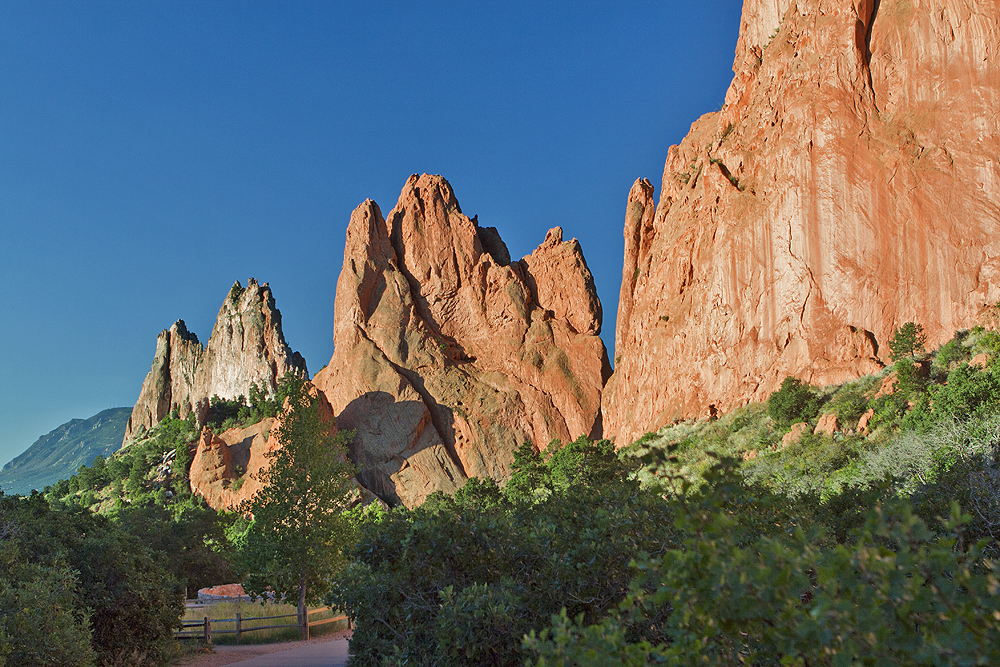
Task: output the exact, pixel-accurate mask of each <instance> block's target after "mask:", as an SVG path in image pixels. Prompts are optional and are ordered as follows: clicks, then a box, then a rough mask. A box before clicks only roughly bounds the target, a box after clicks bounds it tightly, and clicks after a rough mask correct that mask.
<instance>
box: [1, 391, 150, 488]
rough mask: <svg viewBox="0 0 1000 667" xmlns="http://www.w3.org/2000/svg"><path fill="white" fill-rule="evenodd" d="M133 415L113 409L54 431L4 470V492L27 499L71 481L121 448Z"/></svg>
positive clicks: (69, 422)
mask: <svg viewBox="0 0 1000 667" xmlns="http://www.w3.org/2000/svg"><path fill="white" fill-rule="evenodd" d="M130 413H131V410H129V409H128V408H110V409H108V410H104V411H102V412H99V413H97V414H96V415H94V416H93V417H91V418H90V419H71V420H70V421H68V422H66V423H65V424H63V425H62V426H59V427H58V428H56V429H53V430H52V431H51V432H50V433H47V434H46V435H43V436H42V437H40V438H39V439H38V440H36V441H35V442H34V444H32V445H31V446H30V447H28V449H27V450H25V451H24V453H23V454H21V455H20V456H18V457H17V458H15V459H14V460H13V461H11V462H10V463H8V464H7V465H5V466H4V467H3V469H2V470H0V489H2V490H3V492H4V493H6V494H15V493H17V494H21V495H27V494H29V493H31V491H32V489H38V490H39V491H40V490H42V489H44V488H45V487H46V486H49V485H50V484H54V483H56V482H57V481H59V480H60V479H68V478H69V477H71V476H72V475H73V473H75V472H76V471H77V469H78V468H79V467H80V466H82V465H88V466H89V465H90V464H91V463H92V462H93V460H94V459H95V458H96V457H98V456H109V455H110V454H111V453H113V452H114V451H115V450H117V449H118V447H119V445H121V441H122V434H123V433H124V432H125V425H126V424H127V423H128V418H129V414H130Z"/></svg>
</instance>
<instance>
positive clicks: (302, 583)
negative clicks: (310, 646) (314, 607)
mask: <svg viewBox="0 0 1000 667" xmlns="http://www.w3.org/2000/svg"><path fill="white" fill-rule="evenodd" d="M308 622H309V619H308V618H306V571H305V568H303V569H302V573H301V574H300V575H299V627H301V629H302V638H303V639H308V638H309V637H308V635H307V633H308V626H307V625H306V624H307V623H308Z"/></svg>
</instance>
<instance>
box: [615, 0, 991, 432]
mask: <svg viewBox="0 0 1000 667" xmlns="http://www.w3.org/2000/svg"><path fill="white" fill-rule="evenodd" d="M998 23H1000V1H998V0H977V1H975V2H973V1H972V0H881V1H879V0H796V1H795V2H792V0H746V2H745V3H744V8H743V17H742V24H741V29H740V37H739V41H738V44H737V47H736V58H735V62H734V66H733V69H734V72H735V77H734V79H733V82H732V85H731V86H730V88H729V91H728V92H727V94H726V102H725V105H724V106H723V108H722V110H721V111H720V112H717V113H711V114H707V115H705V116H703V117H702V118H700V119H699V120H698V121H697V122H695V123H694V125H693V126H692V128H691V132H690V134H689V135H688V136H687V138H685V139H684V141H683V142H682V143H681V145H680V146H674V147H672V148H670V150H669V153H668V156H667V160H666V165H665V168H664V173H663V178H662V185H661V191H660V195H659V199H658V201H657V200H656V199H655V197H654V191H653V186H652V185H651V184H650V182H649V181H645V180H639V181H637V182H636V184H635V185H634V186H633V188H632V191H631V193H630V194H629V201H628V208H627V212H626V223H625V243H626V252H625V259H624V265H623V269H622V289H621V297H620V299H621V300H620V305H619V317H618V323H617V341H616V349H615V359H616V366H615V370H616V372H615V376H614V377H613V378H612V380H611V381H610V383H609V385H608V387H607V388H606V390H605V392H604V398H603V401H604V403H603V406H604V422H605V433H606V434H607V435H609V436H611V437H615V438H616V442H617V444H618V445H620V446H621V445H626V444H628V443H629V442H631V441H632V440H634V439H635V438H636V437H637V436H639V435H641V434H642V433H644V432H646V431H649V430H653V429H655V428H657V427H659V426H662V425H663V424H666V423H669V422H670V421H672V420H674V419H675V418H677V417H685V416H696V415H705V414H709V413H711V412H713V411H715V410H719V411H725V410H728V409H730V408H732V407H734V406H737V405H741V404H744V403H746V402H748V401H751V400H762V399H764V398H766V397H767V395H768V394H769V393H770V392H772V391H774V390H775V389H777V387H778V385H779V384H780V383H781V381H782V379H783V378H784V377H785V376H788V375H793V376H797V377H800V378H802V379H803V380H806V381H808V382H811V383H813V384H826V383H834V382H842V381H844V380H847V379H849V378H855V377H859V376H862V375H865V374H868V373H872V372H874V371H876V370H877V369H879V368H880V367H881V366H882V365H883V364H884V362H885V360H886V350H885V344H886V341H887V340H888V339H889V337H890V336H891V333H892V332H893V331H894V330H895V328H896V327H898V326H900V324H902V323H904V322H907V321H916V322H921V323H923V325H924V327H925V329H926V332H927V334H928V339H929V340H928V342H929V344H931V345H936V344H940V343H942V342H944V341H946V340H948V339H949V338H951V336H952V334H953V332H954V331H955V330H957V329H962V328H967V327H970V326H972V325H973V324H975V323H976V322H977V320H978V319H980V318H981V317H983V316H984V314H986V313H988V312H991V311H992V306H993V305H995V304H996V303H997V302H998V300H1000V280H998V278H1000V276H998V272H1000V163H998V161H997V155H998V154H1000V115H998V114H997V109H998V108H1000V58H998V53H1000V25H998Z"/></svg>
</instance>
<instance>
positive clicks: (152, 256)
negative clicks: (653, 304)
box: [0, 0, 742, 464]
mask: <svg viewBox="0 0 1000 667" xmlns="http://www.w3.org/2000/svg"><path fill="white" fill-rule="evenodd" d="M741 6H742V3H741V2H738V1H737V0H705V1H704V2H678V1H676V0H659V1H649V2H629V1H625V0H618V1H616V2H581V1H576V2H539V1H538V0H536V1H533V2H502V3H500V2H484V1H476V2H469V1H468V0H466V1H464V2H433V1H424V2H384V3H356V2H334V1H332V0H331V1H328V2H303V1H297V2H248V1H245V0H241V1H239V2H226V1H220V0H213V1H211V2H208V1H203V2H157V1H152V0H143V1H142V2H138V1H129V2H100V1H88V2H78V1H76V0H73V1H65V2H47V1H45V0H11V1H8V2H4V6H3V10H2V13H0V91H2V94H0V95H2V96H0V230H2V234H0V308H2V312H3V318H2V320H0V350H2V353H0V376H2V378H3V382H2V385H0V423H2V424H3V425H4V429H3V432H2V435H0V464H2V463H5V462H6V461H8V460H10V459H11V458H13V457H14V456H16V455H17V454H19V453H20V452H21V451H23V450H24V449H25V448H27V447H28V446H29V445H30V444H31V443H32V442H33V441H34V440H35V439H36V438H38V436H40V435H42V434H43V433H47V432H48V431H50V430H52V429H53V428H55V427H56V426H58V425H60V424H62V423H63V422H66V421H68V420H69V419H71V418H74V417H79V418H86V417H90V416H92V415H94V414H96V413H97V412H99V411H100V410H103V409H105V408H108V407H113V406H131V405H132V404H133V403H134V402H135V400H136V398H137V397H138V394H139V388H140V386H141V384H142V380H143V378H144V377H145V375H146V373H147V372H148V371H149V366H150V363H151V362H152V357H153V352H154V349H155V340H156V335H157V333H159V332H160V330H162V329H164V328H167V327H169V326H170V324H171V323H173V322H174V320H176V319H184V320H185V321H186V322H187V324H188V327H189V329H191V330H192V331H194V332H195V333H197V334H198V336H199V337H200V338H201V339H202V341H203V342H204V341H207V339H208V336H209V334H210V332H211V329H212V324H213V323H214V320H215V315H216V313H217V311H218V308H219V306H220V304H221V303H222V300H223V298H224V297H225V296H226V294H227V292H228V289H229V287H230V285H231V284H232V283H233V281H234V280H236V279H239V280H240V281H241V282H243V283H244V284H246V280H247V278H248V277H250V276H253V277H255V278H257V279H258V280H260V281H262V282H263V281H266V282H269V283H270V284H271V287H272V289H273V291H274V295H275V298H276V300H277V305H278V307H279V309H280V310H281V312H282V316H283V322H284V331H285V335H286V338H287V339H288V341H289V344H290V345H291V346H292V348H293V349H296V350H298V351H300V352H301V353H302V354H303V355H304V356H305V357H306V360H307V362H308V365H309V369H310V371H311V372H315V371H316V370H318V369H319V368H320V367H321V366H323V365H324V364H325V363H326V362H327V361H328V360H329V358H330V355H331V354H332V352H333V342H332V329H333V302H334V291H335V288H336V281H337V276H338V274H339V272H340V266H341V261H342V258H343V246H344V234H345V231H346V228H347V222H348V219H349V216H350V213H351V211H352V210H353V209H354V208H355V206H357V205H358V204H359V203H360V202H361V201H363V200H364V199H365V198H366V197H371V198H372V199H374V200H375V201H377V202H378V203H379V205H380V206H381V207H382V210H383V211H385V212H388V210H389V209H390V208H391V207H392V205H393V204H394V203H395V201H396V198H397V197H398V195H399V191H400V189H401V188H402V186H403V183H404V181H405V180H406V177H407V176H409V175H410V174H411V173H421V172H429V173H439V174H442V175H444V176H445V177H446V178H447V179H448V180H449V181H450V182H451V184H452V186H453V187H454V189H455V193H456V195H457V196H458V199H459V201H460V202H461V204H462V209H463V211H464V212H465V213H466V214H468V215H470V216H472V215H476V214H478V215H479V220H480V221H481V222H482V223H483V224H484V225H489V226H494V227H496V228H497V229H498V230H499V231H500V234H501V236H502V237H503V238H504V240H505V241H506V243H507V245H508V247H509V248H510V250H511V255H512V256H514V257H521V256H523V255H525V254H528V253H530V252H531V251H532V250H533V249H534V248H535V246H537V245H538V244H539V243H541V241H542V240H543V238H544V236H545V232H546V230H547V229H549V228H550V227H553V226H556V225H561V226H562V227H563V229H564V231H565V236H566V237H567V238H569V237H573V236H575V237H577V238H579V239H580V241H581V243H582V245H583V250H584V254H585V255H586V257H587V261H588V263H589V265H590V268H591V270H592V271H593V273H594V276H595V278H596V281H597V287H598V292H599V294H600V296H601V299H602V301H603V303H604V339H605V341H606V343H607V345H608V347H609V351H610V350H611V349H612V348H613V345H614V325H615V316H616V309H617V300H618V290H619V287H620V283H621V265H622V250H623V241H622V226H623V222H624V216H625V201H626V197H627V194H628V191H629V188H630V187H631V185H632V182H633V181H634V180H635V179H636V178H637V177H640V176H641V177H647V178H649V179H650V180H651V181H652V182H653V184H654V185H656V186H657V195H658V194H659V181H660V177H661V175H662V169H663V162H664V159H665V158H666V154H667V148H668V147H669V146H670V145H671V144H675V143H678V142H679V141H680V140H681V138H682V137H683V136H684V135H685V134H686V133H687V130H688V128H689V127H690V125H691V123H692V122H693V121H694V120H695V119H697V118H698V116H700V115H701V114H703V113H705V112H707V111H712V110H715V109H717V108H719V106H720V105H721V103H722V101H723V98H724V95H725V91H726V88H727V86H728V85H729V82H730V80H731V78H732V69H731V68H732V60H733V52H734V48H735V45H736V38H737V31H738V28H739V16H740V9H741ZM368 7H371V8H368Z"/></svg>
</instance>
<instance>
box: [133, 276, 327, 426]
mask: <svg viewBox="0 0 1000 667" xmlns="http://www.w3.org/2000/svg"><path fill="white" fill-rule="evenodd" d="M288 371H292V372H295V373H297V374H299V375H301V376H306V375H307V372H306V363H305V360H304V359H303V358H302V357H301V355H299V353H298V352H292V350H291V348H289V347H288V344H287V343H285V337H284V335H283V334H282V332H281V313H280V312H279V311H278V309H277V308H276V307H275V305H274V296H273V295H272V294H271V289H270V288H269V287H268V285H267V283H264V284H263V285H258V284H257V281H256V280H254V279H253V278H251V279H250V281H249V282H248V284H247V287H246V289H244V288H243V287H242V286H241V285H240V284H239V282H237V283H236V284H235V285H233V287H232V289H231V290H230V292H229V295H228V296H227V297H226V299H225V301H223V303H222V307H221V308H220V309H219V315H218V317H217V319H216V322H215V327H214V328H213V329H212V336H211V337H210V338H209V340H208V347H207V348H203V347H202V345H201V343H200V342H199V341H198V337H197V336H196V335H194V334H193V333H190V332H188V330H187V327H185V326H184V321H183V320H178V321H177V322H175V323H174V325H173V326H172V327H170V329H167V330H164V331H162V332H161V333H160V335H159V336H158V337H157V339H156V355H155V356H154V357H153V367H152V369H151V370H150V371H149V375H147V376H146V379H145V381H144V382H143V383H142V390H141V391H140V393H139V400H138V401H137V402H136V404H135V407H133V408H132V416H131V417H130V418H129V422H128V426H127V427H126V429H125V441H126V442H127V441H128V440H129V439H131V438H132V437H133V436H134V435H136V434H137V433H139V432H140V431H143V430H146V429H149V428H151V427H152V426H153V425H154V424H156V423H157V422H159V421H160V420H161V419H163V418H164V417H166V416H167V415H168V414H169V413H170V411H171V410H173V409H174V408H177V410H178V412H179V414H180V416H181V417H182V418H183V417H186V416H187V415H188V413H190V412H191V411H192V410H195V408H196V406H197V405H198V403H199V402H203V401H206V400H207V399H210V398H211V397H212V396H218V397H220V398H225V399H233V398H237V397H238V396H241V395H243V396H247V395H249V393H250V385H251V384H253V383H256V384H258V385H260V386H262V387H264V388H265V389H267V390H269V391H271V392H273V391H274V390H275V389H276V388H277V381H278V379H279V378H281V376H283V375H284V374H285V373H286V372H288Z"/></svg>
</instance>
